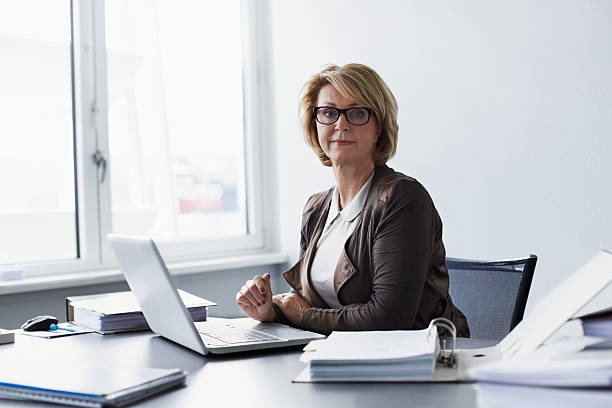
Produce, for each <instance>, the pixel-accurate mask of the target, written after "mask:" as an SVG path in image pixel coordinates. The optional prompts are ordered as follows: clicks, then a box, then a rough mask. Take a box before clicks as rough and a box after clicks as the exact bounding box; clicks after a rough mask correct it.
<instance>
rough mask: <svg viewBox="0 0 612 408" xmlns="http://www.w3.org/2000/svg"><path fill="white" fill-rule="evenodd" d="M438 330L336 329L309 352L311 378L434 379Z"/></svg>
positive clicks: (307, 373)
mask: <svg viewBox="0 0 612 408" xmlns="http://www.w3.org/2000/svg"><path fill="white" fill-rule="evenodd" d="M438 348H439V347H438V335H437V330H436V329H435V328H434V329H433V330H429V329H423V330H411V331H407V330H398V331H370V332H333V333H332V334H331V335H330V336H329V337H328V338H327V339H326V340H321V341H320V342H319V344H318V346H317V349H316V351H311V352H306V353H305V355H306V356H307V360H308V362H309V366H308V369H307V370H308V371H307V372H306V370H305V372H304V373H303V375H308V376H309V377H310V378H309V379H310V381H358V382H360V381H419V380H431V378H432V377H433V372H434V368H435V361H436V355H437V351H438Z"/></svg>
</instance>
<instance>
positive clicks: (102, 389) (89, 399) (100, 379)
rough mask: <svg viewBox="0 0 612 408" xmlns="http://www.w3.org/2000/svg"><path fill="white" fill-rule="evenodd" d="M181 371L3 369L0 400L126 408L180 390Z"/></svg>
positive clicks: (29, 366) (41, 366)
mask: <svg viewBox="0 0 612 408" xmlns="http://www.w3.org/2000/svg"><path fill="white" fill-rule="evenodd" d="M186 376H187V374H186V373H185V372H184V371H181V370H179V369H159V368H110V367H97V366H62V365H53V366H49V365H45V364H36V365H34V364H22V365H14V364H11V365H7V364H4V365H0V398H8V399H19V400H32V401H42V402H48V403H53V404H61V405H71V406H76V407H102V406H105V407H106V406H111V407H123V406H126V405H129V404H131V403H133V402H135V401H137V400H140V399H143V398H146V397H149V396H151V395H154V394H158V393H160V392H162V391H166V390H169V389H171V388H175V387H178V386H181V385H183V384H184V383H185V379H186Z"/></svg>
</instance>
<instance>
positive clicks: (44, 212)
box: [0, 0, 78, 263]
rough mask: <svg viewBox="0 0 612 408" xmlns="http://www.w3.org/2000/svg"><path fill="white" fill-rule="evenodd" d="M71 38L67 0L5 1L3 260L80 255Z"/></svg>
mask: <svg viewBox="0 0 612 408" xmlns="http://www.w3.org/2000/svg"><path fill="white" fill-rule="evenodd" d="M32 10H37V12H36V13H32ZM70 43H71V31H70V3H69V2H57V1H54V2H49V1H45V0H26V1H19V2H10V3H3V4H2V5H0V60H1V61H2V63H1V64H0V89H1V90H2V91H1V93H0V112H2V114H1V116H2V120H0V140H1V146H2V148H0V186H2V194H0V226H1V227H0V262H1V263H22V262H35V261H37V262H40V261H54V260H60V259H72V258H77V257H78V245H77V237H76V207H75V174H74V170H75V162H74V138H73V116H72V112H73V104H72V65H71V57H70V51H71V47H70Z"/></svg>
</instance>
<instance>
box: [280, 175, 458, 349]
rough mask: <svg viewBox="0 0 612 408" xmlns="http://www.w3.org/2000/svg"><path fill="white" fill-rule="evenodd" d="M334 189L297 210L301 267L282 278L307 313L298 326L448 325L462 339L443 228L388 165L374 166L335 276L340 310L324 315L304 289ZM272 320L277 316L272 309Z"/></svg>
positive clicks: (417, 191) (420, 195)
mask: <svg viewBox="0 0 612 408" xmlns="http://www.w3.org/2000/svg"><path fill="white" fill-rule="evenodd" d="M332 192H333V188H332V189H330V190H328V191H324V192H321V193H318V194H315V195H313V196H311V197H310V198H309V200H308V202H307V203H306V206H305V208H304V214H303V218H302V231H301V241H300V246H301V251H300V260H299V261H298V263H297V264H296V265H295V266H293V267H292V268H291V269H289V270H288V271H286V272H285V273H284V276H285V279H286V280H287V282H288V283H289V285H290V286H291V287H292V288H293V289H294V290H295V291H297V292H298V293H300V294H301V295H302V296H303V297H304V299H306V301H308V303H310V305H312V308H310V309H309V310H308V311H306V313H305V314H304V316H303V318H302V321H301V322H300V324H299V326H300V327H301V328H304V329H306V330H311V331H315V332H319V333H324V334H329V333H331V332H332V331H334V330H400V329H402V330H406V329H423V328H426V327H427V326H428V324H429V322H430V321H431V319H434V318H436V317H446V318H448V319H450V320H451V321H452V322H453V323H454V324H455V326H456V328H457V335H458V336H462V337H469V333H470V331H469V328H468V324H467V321H466V318H465V316H464V315H463V313H461V311H460V310H459V309H457V307H456V306H454V305H453V303H452V301H451V299H450V296H449V294H448V271H447V269H446V264H445V250H444V244H443V243H442V221H441V220H440V216H439V215H438V211H437V210H436V208H435V207H434V204H433V202H432V200H431V197H430V196H429V194H428V193H427V191H426V190H425V188H424V187H423V186H422V185H421V184H420V183H419V182H418V181H416V180H415V179H413V178H411V177H408V176H405V175H403V174H402V173H398V172H396V171H394V170H393V169H391V168H389V167H387V166H377V167H376V169H375V170H374V178H373V180H372V185H371V187H370V191H369V192H368V195H367V198H366V201H365V205H364V208H363V211H362V213H361V217H360V219H359V221H358V224H357V227H356V229H355V231H354V232H353V234H352V235H351V236H350V237H349V239H348V240H347V241H346V244H345V245H344V251H343V253H342V254H341V256H340V259H339V261H338V264H337V265H336V270H335V273H334V287H335V289H336V294H337V295H338V300H339V301H340V303H341V304H342V305H343V306H342V307H341V308H340V309H332V308H330V307H329V306H328V305H327V304H326V303H325V301H323V299H321V297H320V296H319V294H318V293H317V292H316V290H315V289H314V288H313V286H312V285H311V282H310V267H311V265H312V260H313V258H314V254H315V251H316V244H317V241H318V240H319V237H320V236H321V232H322V231H323V228H324V226H325V221H326V219H327V213H328V211H329V206H330V202H331V196H332ZM275 310H276V313H277V320H280V321H283V320H285V319H284V316H282V313H281V312H280V309H279V308H278V307H276V308H275Z"/></svg>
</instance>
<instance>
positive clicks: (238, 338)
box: [108, 234, 325, 355]
mask: <svg viewBox="0 0 612 408" xmlns="http://www.w3.org/2000/svg"><path fill="white" fill-rule="evenodd" d="M108 240H109V242H110V244H111V247H112V249H113V251H114V252H115V255H116V256H117V259H118V261H119V265H120V266H121V270H122V272H123V274H124V276H125V279H126V281H127V283H128V285H129V286H130V289H131V290H132V292H133V293H134V295H135V296H136V299H137V300H138V303H139V304H140V308H141V309H142V312H143V314H144V316H145V318H146V320H147V323H148V324H149V326H150V327H151V330H153V331H154V332H155V333H157V334H159V335H161V336H162V337H164V338H166V339H168V340H171V341H173V342H175V343H178V344H180V345H182V346H184V347H187V348H189V349H191V350H193V351H195V352H197V353H200V354H204V355H206V354H208V353H209V352H210V353H215V354H224V353H234V352H241V351H248V350H258V349H266V348H278V347H287V346H295V345H302V344H307V343H308V342H310V341H311V340H316V339H322V338H325V336H323V335H321V334H318V333H313V332H310V331H305V330H300V329H296V328H293V327H289V326H286V325H283V324H280V323H261V322H257V321H255V320H253V319H250V318H237V319H221V318H208V319H207V320H206V321H205V322H196V323H194V322H193V320H192V319H191V316H190V315H189V313H188V312H187V309H186V308H185V305H184V304H183V302H182V301H181V298H180V296H179V294H178V291H177V289H176V287H175V286H174V283H173V282H172V279H171V278H170V273H169V272H168V268H167V267H166V264H165V263H164V260H163V259H162V257H161V255H160V253H159V251H158V249H157V246H156V245H155V242H153V240H152V239H150V238H143V237H133V236H132V237H130V236H121V235H116V234H109V235H108ZM228 290H231V288H230V289H228Z"/></svg>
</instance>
